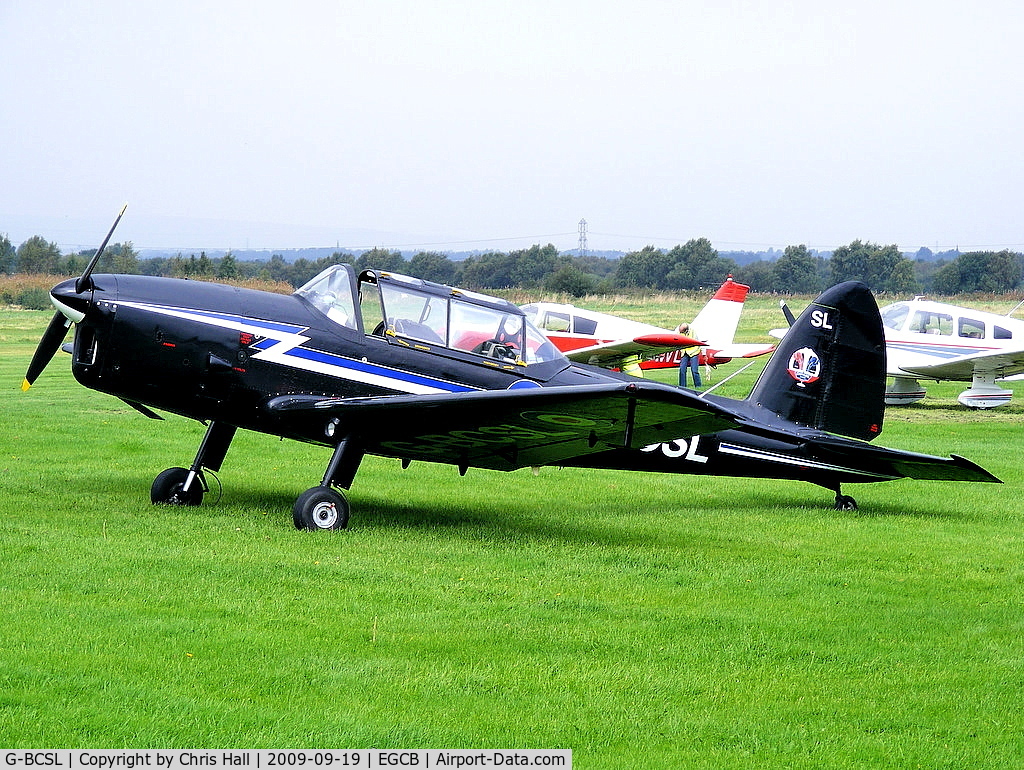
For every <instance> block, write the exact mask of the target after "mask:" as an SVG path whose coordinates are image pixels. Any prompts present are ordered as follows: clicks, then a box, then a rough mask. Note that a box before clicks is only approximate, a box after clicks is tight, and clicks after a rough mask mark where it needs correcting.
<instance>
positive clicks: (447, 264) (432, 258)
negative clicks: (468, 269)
mask: <svg viewBox="0 0 1024 770" xmlns="http://www.w3.org/2000/svg"><path fill="white" fill-rule="evenodd" d="M455 272H456V267H455V263H454V262H452V261H451V260H450V259H448V257H446V256H445V255H444V254H438V253H437V252H436V251H421V252H420V253H418V254H416V255H415V256H413V258H412V259H410V260H409V273H410V274H411V275H414V276H416V277H417V278H422V279H423V280H424V281H433V282H434V283H445V284H452V283H454V281H455Z"/></svg>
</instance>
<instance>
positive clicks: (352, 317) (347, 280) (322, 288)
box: [295, 265, 357, 329]
mask: <svg viewBox="0 0 1024 770" xmlns="http://www.w3.org/2000/svg"><path fill="white" fill-rule="evenodd" d="M350 271H351V268H350V267H349V266H348V265H334V266H333V267H329V268H327V269H326V270H324V271H323V272H322V273H320V274H319V275H318V276H316V277H315V278H313V279H312V280H311V281H309V282H308V283H306V284H305V285H303V286H302V287H300V288H299V289H297V290H296V291H295V293H296V294H298V295H299V296H300V297H304V298H305V299H306V300H308V301H309V302H310V303H312V305H313V306H314V307H316V308H317V309H318V310H320V311H321V312H323V313H324V314H326V315H327V317H328V318H330V319H331V320H332V321H334V322H335V323H336V324H339V325H341V326H346V327H348V328H349V329H355V328H357V327H356V307H355V301H354V300H353V298H352V273H351V272H350Z"/></svg>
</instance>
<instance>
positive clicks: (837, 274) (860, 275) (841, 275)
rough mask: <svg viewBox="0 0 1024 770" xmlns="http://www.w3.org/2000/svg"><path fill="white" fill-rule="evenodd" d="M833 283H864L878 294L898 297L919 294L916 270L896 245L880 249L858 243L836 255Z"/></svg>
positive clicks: (833, 255) (833, 253)
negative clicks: (882, 293)
mask: <svg viewBox="0 0 1024 770" xmlns="http://www.w3.org/2000/svg"><path fill="white" fill-rule="evenodd" d="M831 267H832V283H841V282H842V281H863V282H864V283H866V284H867V285H868V286H869V287H870V288H871V290H872V291H874V292H876V293H877V292H883V291H884V292H891V293H894V294H906V293H914V292H916V291H917V290H918V288H919V287H918V285H917V281H916V279H915V278H914V266H913V264H912V263H911V262H910V260H909V259H907V258H906V257H904V256H903V255H902V254H901V253H900V250H899V249H898V248H897V247H896V245H895V244H893V245H890V246H878V245H877V244H874V243H863V242H861V241H860V240H856V241H854V242H853V243H851V244H850V245H849V246H840V247H839V248H837V249H836V250H835V251H833V252H832V262H831Z"/></svg>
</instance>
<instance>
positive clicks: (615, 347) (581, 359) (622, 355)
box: [564, 332, 704, 367]
mask: <svg viewBox="0 0 1024 770" xmlns="http://www.w3.org/2000/svg"><path fill="white" fill-rule="evenodd" d="M703 344H704V343H703V342H701V341H700V340H695V339H693V338H692V337H686V336H684V335H682V334H674V333H671V332H665V333H662V334H643V335H641V336H639V337H634V338H633V339H625V340H614V341H612V342H600V343H598V344H596V345H589V346H587V347H585V348H577V349H576V350H571V351H569V352H568V353H565V354H564V355H565V357H566V358H568V359H569V360H570V361H575V362H577V363H580V364H591V365H593V366H603V367H613V366H617V365H618V364H619V363H621V362H622V361H625V360H626V359H627V358H632V357H633V356H651V355H658V354H659V353H667V352H668V351H670V350H679V349H680V348H690V347H693V346H695V345H703Z"/></svg>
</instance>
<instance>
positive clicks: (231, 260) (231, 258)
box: [217, 251, 238, 280]
mask: <svg viewBox="0 0 1024 770" xmlns="http://www.w3.org/2000/svg"><path fill="white" fill-rule="evenodd" d="M217 277H218V278H223V279H227V280H231V279H234V278H237V277H238V260H237V259H235V255H234V254H232V253H231V252H230V251H229V252H228V253H227V254H225V255H224V256H223V257H221V258H220V259H219V260H218V261H217Z"/></svg>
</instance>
